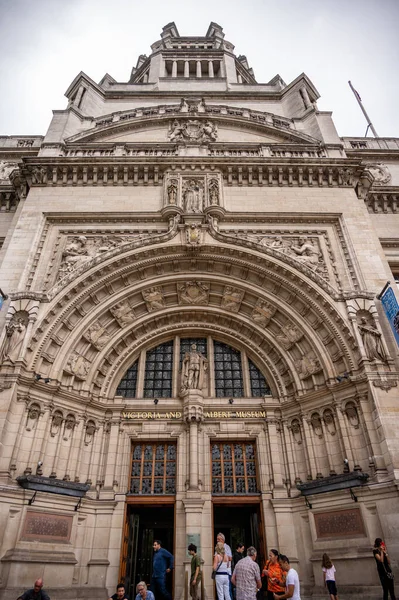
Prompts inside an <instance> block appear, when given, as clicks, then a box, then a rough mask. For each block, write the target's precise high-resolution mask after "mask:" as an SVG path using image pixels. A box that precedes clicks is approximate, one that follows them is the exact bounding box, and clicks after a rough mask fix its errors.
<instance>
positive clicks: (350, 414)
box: [345, 402, 359, 429]
mask: <svg viewBox="0 0 399 600" xmlns="http://www.w3.org/2000/svg"><path fill="white" fill-rule="evenodd" d="M345 414H346V416H347V418H348V421H349V423H350V424H351V425H352V427H353V428H354V429H359V414H358V412H357V408H356V406H355V405H354V403H353V402H348V404H347V405H346V407H345Z"/></svg>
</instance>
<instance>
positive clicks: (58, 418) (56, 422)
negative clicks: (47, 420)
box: [50, 410, 63, 437]
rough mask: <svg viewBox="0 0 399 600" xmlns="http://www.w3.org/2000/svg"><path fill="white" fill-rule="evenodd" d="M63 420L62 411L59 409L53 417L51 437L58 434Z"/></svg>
mask: <svg viewBox="0 0 399 600" xmlns="http://www.w3.org/2000/svg"><path fill="white" fill-rule="evenodd" d="M62 421H63V416H62V412H61V411H58V410H57V411H56V412H55V413H54V415H53V418H52V420H51V427H50V435H51V437H55V436H56V435H57V434H58V432H59V430H60V427H61V425H62Z"/></svg>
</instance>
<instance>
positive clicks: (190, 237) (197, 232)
mask: <svg viewBox="0 0 399 600" xmlns="http://www.w3.org/2000/svg"><path fill="white" fill-rule="evenodd" d="M185 234H186V244H188V245H189V246H200V245H201V228H200V227H199V226H198V225H196V224H195V223H191V225H186V228H185Z"/></svg>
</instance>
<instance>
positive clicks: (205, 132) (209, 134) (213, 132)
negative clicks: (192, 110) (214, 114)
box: [201, 121, 218, 142]
mask: <svg viewBox="0 0 399 600" xmlns="http://www.w3.org/2000/svg"><path fill="white" fill-rule="evenodd" d="M201 133H202V137H203V138H204V139H205V140H209V141H210V142H216V140H217V138H218V130H217V125H216V124H214V123H212V122H211V121H207V122H206V123H205V125H203V126H202V129H201Z"/></svg>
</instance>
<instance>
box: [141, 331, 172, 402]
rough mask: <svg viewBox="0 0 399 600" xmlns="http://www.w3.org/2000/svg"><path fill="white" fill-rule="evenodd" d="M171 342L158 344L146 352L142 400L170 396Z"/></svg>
mask: <svg viewBox="0 0 399 600" xmlns="http://www.w3.org/2000/svg"><path fill="white" fill-rule="evenodd" d="M172 364H173V342H166V343H165V344H160V345H159V346H157V347H156V348H152V350H148V351H147V355H146V361H145V379H144V398H170V397H171V396H172V372H173V369H172Z"/></svg>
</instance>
